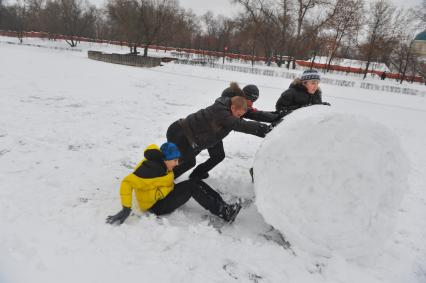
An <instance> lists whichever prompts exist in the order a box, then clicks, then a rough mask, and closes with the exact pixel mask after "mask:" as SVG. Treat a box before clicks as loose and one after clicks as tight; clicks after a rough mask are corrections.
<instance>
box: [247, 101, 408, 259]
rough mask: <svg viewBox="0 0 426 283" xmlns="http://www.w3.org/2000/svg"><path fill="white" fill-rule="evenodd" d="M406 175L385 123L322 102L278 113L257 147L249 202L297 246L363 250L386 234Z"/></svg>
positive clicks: (349, 253)
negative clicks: (277, 121) (280, 118)
mask: <svg viewBox="0 0 426 283" xmlns="http://www.w3.org/2000/svg"><path fill="white" fill-rule="evenodd" d="M407 175H408V161H407V158H406V156H405V154H404V153H403V151H402V149H401V147H400V145H399V140H398V138H397V137H396V136H395V135H393V133H392V132H391V131H390V130H389V129H387V128H386V127H384V126H382V125H380V124H378V123H376V122H373V121H371V120H369V119H367V118H366V117H359V116H355V115H349V114H345V113H339V112H336V111H334V110H332V108H330V107H327V106H312V107H306V108H302V109H299V110H297V111H295V112H293V113H292V114H290V115H288V116H287V117H285V119H284V121H283V122H282V123H281V124H279V125H278V126H277V127H276V128H275V129H274V130H273V131H272V132H271V133H270V134H268V136H267V137H266V138H265V140H264V142H263V144H262V145H261V147H260V149H259V151H258V152H257V154H256V157H255V163H254V180H255V184H254V185H255V192H256V205H257V207H258V209H259V212H260V213H261V214H262V215H263V217H264V218H265V220H266V221H267V222H268V223H270V224H271V225H273V226H274V227H275V228H277V229H279V230H280V231H281V232H282V233H283V234H284V235H285V236H286V238H287V239H288V240H289V241H290V243H291V244H292V245H294V246H296V247H297V248H300V249H304V250H306V251H308V252H310V253H312V254H318V255H324V256H326V255H330V254H331V253H333V252H336V253H339V254H340V255H342V256H344V257H345V258H347V259H356V258H358V257H366V256H367V257H368V256H369V255H373V254H374V252H375V251H378V250H379V249H380V247H382V246H383V243H384V242H385V240H386V239H387V238H390V234H391V233H392V228H393V221H394V217H395V213H396V211H397V210H398V208H399V204H400V202H401V199H402V196H403V194H404V192H405V191H406V189H407V188H408V181H407Z"/></svg>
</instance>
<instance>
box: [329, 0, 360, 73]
mask: <svg viewBox="0 0 426 283" xmlns="http://www.w3.org/2000/svg"><path fill="white" fill-rule="evenodd" d="M363 7H364V2H363V0H338V1H337V3H336V11H337V12H336V14H335V16H334V17H333V18H332V19H331V20H330V21H329V23H328V24H327V27H328V28H329V29H331V30H332V32H333V33H334V34H333V36H332V37H331V40H330V44H329V53H328V62H327V68H326V70H327V72H328V71H330V67H331V63H332V61H333V59H334V57H335V54H336V51H337V49H338V48H339V47H340V44H341V42H342V40H343V39H344V38H345V37H347V36H351V35H354V34H357V33H358V31H359V29H360V28H361V24H362V20H363V13H364V11H363Z"/></svg>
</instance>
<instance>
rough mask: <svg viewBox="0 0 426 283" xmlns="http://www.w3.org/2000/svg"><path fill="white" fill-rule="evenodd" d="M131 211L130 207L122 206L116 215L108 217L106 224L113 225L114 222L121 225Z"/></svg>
mask: <svg viewBox="0 0 426 283" xmlns="http://www.w3.org/2000/svg"><path fill="white" fill-rule="evenodd" d="M131 211H132V209H131V208H130V207H125V206H123V209H122V210H121V211H120V212H119V213H117V214H116V215H110V216H108V217H107V219H106V223H108V224H114V222H117V221H118V224H122V223H123V222H124V220H126V219H127V217H129V215H130V212H131Z"/></svg>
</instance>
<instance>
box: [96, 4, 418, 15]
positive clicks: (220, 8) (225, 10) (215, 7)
mask: <svg viewBox="0 0 426 283" xmlns="http://www.w3.org/2000/svg"><path fill="white" fill-rule="evenodd" d="M89 1H98V0H89ZM370 1H373V0H366V2H370ZM392 1H393V2H394V3H395V4H396V5H397V6H399V7H407V8H411V7H414V6H416V5H419V4H421V2H422V0H392ZM179 3H180V6H182V7H183V8H185V9H189V8H191V9H192V11H193V12H194V13H195V14H197V15H202V14H204V13H206V12H207V11H209V10H210V11H212V12H213V13H214V14H215V15H218V14H222V15H224V16H228V17H231V16H233V15H235V14H237V13H238V11H239V10H240V9H241V8H240V6H239V5H237V4H231V0H213V1H212V0H179Z"/></svg>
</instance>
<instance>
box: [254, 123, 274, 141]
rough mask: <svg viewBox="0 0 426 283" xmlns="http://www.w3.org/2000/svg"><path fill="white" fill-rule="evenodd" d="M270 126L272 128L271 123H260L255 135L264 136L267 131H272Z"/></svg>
mask: <svg viewBox="0 0 426 283" xmlns="http://www.w3.org/2000/svg"><path fill="white" fill-rule="evenodd" d="M272 128H273V126H271V125H267V124H261V126H260V127H259V130H258V131H257V133H256V135H257V136H258V137H261V138H264V137H265V136H266V134H267V133H269V132H270V131H272Z"/></svg>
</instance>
